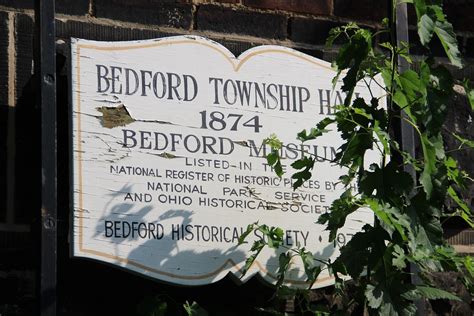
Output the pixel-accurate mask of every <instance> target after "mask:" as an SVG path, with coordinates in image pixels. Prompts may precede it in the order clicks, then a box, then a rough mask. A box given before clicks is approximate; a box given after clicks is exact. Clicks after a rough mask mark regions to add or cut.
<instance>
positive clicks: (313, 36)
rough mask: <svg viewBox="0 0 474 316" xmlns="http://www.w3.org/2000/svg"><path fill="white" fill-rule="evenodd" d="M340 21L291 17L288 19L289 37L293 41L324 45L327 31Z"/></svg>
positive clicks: (338, 24)
mask: <svg viewBox="0 0 474 316" xmlns="http://www.w3.org/2000/svg"><path fill="white" fill-rule="evenodd" d="M340 25H341V24H340V23H335V22H331V21H323V20H316V19H310V18H300V17H296V18H292V19H291V20H290V39H291V40H292V41H295V42H300V43H308V44H316V45H324V44H325V43H326V38H327V37H328V35H329V31H330V30H331V29H332V28H334V27H336V26H340Z"/></svg>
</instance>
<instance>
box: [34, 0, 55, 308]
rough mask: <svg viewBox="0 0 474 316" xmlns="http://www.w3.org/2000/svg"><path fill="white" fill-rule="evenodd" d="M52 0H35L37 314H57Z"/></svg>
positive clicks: (53, 23)
mask: <svg viewBox="0 0 474 316" xmlns="http://www.w3.org/2000/svg"><path fill="white" fill-rule="evenodd" d="M54 2H55V1H54V0H36V1H35V25H36V38H35V40H36V50H37V51H36V61H35V67H36V71H35V74H36V77H37V79H38V82H37V86H38V99H37V102H38V105H39V107H40V109H41V177H42V179H41V222H40V224H41V262H40V275H39V291H40V293H39V295H40V314H41V315H44V316H46V315H47V316H54V315H56V298H57V293H56V286H57V276H56V274H57V239H56V238H57V170H56V166H57V162H56V160H57V158H56V41H55V33H56V32H55V22H54V8H55V5H54Z"/></svg>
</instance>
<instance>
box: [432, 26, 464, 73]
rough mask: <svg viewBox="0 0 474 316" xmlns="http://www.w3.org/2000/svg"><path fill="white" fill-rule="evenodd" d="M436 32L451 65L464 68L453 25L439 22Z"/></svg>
mask: <svg viewBox="0 0 474 316" xmlns="http://www.w3.org/2000/svg"><path fill="white" fill-rule="evenodd" d="M434 31H435V33H436V35H438V38H439V40H440V41H441V44H442V45H443V48H444V51H445V52H446V55H447V56H448V58H449V61H450V62H451V64H453V65H454V66H456V67H458V68H462V59H461V53H460V52H459V48H458V42H457V39H456V34H455V33H454V30H453V26H452V25H451V23H449V22H447V21H444V22H439V21H438V22H436V27H435V29H434Z"/></svg>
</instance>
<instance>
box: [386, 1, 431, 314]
mask: <svg viewBox="0 0 474 316" xmlns="http://www.w3.org/2000/svg"><path fill="white" fill-rule="evenodd" d="M389 2H390V3H391V5H393V4H392V2H393V1H389ZM395 18H396V20H395V34H396V42H397V45H398V46H399V47H400V46H401V45H402V42H405V43H409V37H408V12H407V4H406V3H400V4H397V5H396V7H395ZM392 25H393V24H392ZM408 69H409V65H408V62H407V61H406V60H405V59H404V58H402V57H400V56H398V70H399V71H400V72H403V71H406V70H408ZM401 117H402V119H401V121H400V138H401V139H400V140H401V147H402V150H403V151H405V152H407V153H409V154H410V155H411V156H412V157H415V154H416V153H415V131H414V129H413V126H411V125H410V124H409V123H408V122H407V121H406V120H404V118H407V115H406V114H405V112H403V111H402V113H401ZM404 170H405V172H407V173H409V174H410V175H411V177H412V178H413V179H414V180H416V172H415V169H414V168H413V166H411V165H405V166H404ZM410 272H411V282H412V283H413V284H420V283H421V280H420V277H419V272H420V271H419V269H418V267H417V266H416V265H414V264H410ZM415 305H416V307H417V311H418V315H425V314H426V307H425V304H424V301H423V300H417V301H415Z"/></svg>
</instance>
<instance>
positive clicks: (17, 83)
mask: <svg viewBox="0 0 474 316" xmlns="http://www.w3.org/2000/svg"><path fill="white" fill-rule="evenodd" d="M33 3H34V0H0V222H1V221H5V219H6V216H7V215H6V214H7V211H8V209H10V210H12V209H13V210H14V221H15V222H16V223H17V224H26V225H31V224H34V219H35V218H36V213H37V212H38V209H39V192H40V190H39V186H40V180H41V178H40V173H39V163H38V161H39V150H38V144H39V138H38V136H39V135H40V131H39V124H38V122H39V113H38V110H37V108H36V106H35V99H34V86H33V85H32V75H33V31H34V21H33V15H34V11H33ZM445 3H446V12H447V13H448V15H449V18H450V20H451V21H452V22H453V24H454V27H455V31H456V32H457V35H458V39H459V43H460V49H461V52H462V53H463V55H464V56H466V57H467V58H468V59H467V65H466V67H465V68H464V69H462V70H458V71H457V76H458V77H469V78H471V79H474V65H473V60H474V14H472V13H474V0H447V1H445ZM56 11H57V20H56V32H57V33H56V35H57V38H58V52H59V53H60V55H59V57H58V58H59V59H58V65H59V67H58V68H59V69H58V73H59V77H58V85H60V86H61V88H59V89H58V93H59V95H58V117H59V125H58V128H59V135H58V137H59V138H58V146H59V148H60V151H59V152H58V155H59V157H58V158H59V169H58V174H59V181H60V185H59V186H58V188H59V199H60V201H59V210H60V215H59V216H60V222H59V226H58V228H59V233H60V242H62V243H63V245H62V246H61V247H62V248H60V252H64V254H63V257H65V258H67V233H68V227H67V225H68V216H69V214H68V212H67V210H68V208H69V204H68V203H69V201H68V200H67V197H68V175H69V170H68V168H69V167H68V149H67V148H68V141H69V140H68V139H67V135H68V134H67V120H68V96H67V88H66V87H67V73H68V69H67V57H68V39H69V38H70V37H79V38H86V39H95V40H108V41H115V40H136V39H148V38H157V37H163V36H172V35H180V34H195V35H201V36H205V37H209V38H211V39H214V40H216V41H218V42H220V43H222V44H223V45H225V46H226V47H228V48H229V49H230V50H231V51H232V52H233V53H234V54H236V55H238V54H240V53H242V52H243V51H245V50H247V49H249V48H251V47H254V46H257V45H262V44H277V45H283V46H288V47H292V48H295V49H298V50H300V51H303V52H305V53H307V54H310V55H313V56H316V57H319V58H323V59H326V60H330V59H331V58H332V57H333V56H334V50H333V51H331V50H327V49H325V48H324V43H325V39H326V37H327V35H328V32H329V30H330V29H331V28H332V27H335V26H339V25H342V24H344V23H347V22H349V21H356V22H358V23H359V24H360V25H363V26H365V27H369V28H371V29H373V30H377V29H378V28H380V21H381V19H382V18H383V17H384V16H385V13H386V12H387V7H386V5H385V1H384V0H358V1H354V0H133V1H132V0H56ZM410 16H411V19H410V21H413V12H410ZM411 30H412V31H411V33H410V35H412V36H413V38H416V36H415V35H416V34H415V32H414V27H413V26H411ZM413 44H416V40H415V41H414V42H413ZM416 49H417V47H414V50H415V51H417V50H416ZM418 51H419V50H418ZM433 51H434V52H436V53H438V54H441V53H442V52H441V51H440V49H439V47H436V46H434V47H433ZM460 106H462V107H463V110H462V111H459V113H464V114H463V115H464V116H463V117H462V118H458V119H457V120H456V119H455V118H453V119H452V122H453V124H456V126H458V127H459V126H464V127H463V128H464V129H465V131H466V133H468V134H469V135H471V136H472V135H473V134H474V131H471V130H468V129H469V126H470V120H469V117H470V113H472V111H470V110H469V108H468V107H467V105H466V104H463V105H460ZM466 111H467V112H466ZM456 113H458V112H456ZM466 113H467V114H466ZM459 121H462V122H461V123H462V124H461V125H460V124H459ZM456 122H457V123H456ZM453 126H454V125H453ZM461 132H462V131H461ZM471 156H472V155H468V156H467V157H463V158H462V159H463V161H464V164H465V165H466V166H470V165H471V161H472V159H474V157H471ZM20 192H21V194H20ZM27 227H28V226H27ZM24 229H25V227H24V226H20V229H19V230H20V231H22V230H24ZM17 233H18V232H17ZM2 236H3V235H2ZM5 236H6V235H5ZM0 238H3V237H1V236H0ZM5 238H9V237H5ZM2 242H3V241H2V240H0V244H1V243H2ZM64 249H66V250H64ZM28 251H31V249H30V250H28ZM2 255H3V254H2V253H0V258H2ZM31 255H32V254H31V253H26V257H28V256H31ZM21 256H25V252H23V253H22V254H21V255H20V257H21ZM64 260H66V259H64ZM66 261H67V260H66ZM68 262H69V261H68ZM2 269H3V270H4V269H6V268H5V266H2V261H1V260H0V271H2ZM91 269H92V270H94V269H96V268H91ZM4 271H5V270H4ZM94 271H97V270H94ZM97 275H98V276H99V274H97ZM100 276H102V275H100ZM1 281H2V280H1V279H0V284H1V283H2V282H1ZM0 290H1V286H0ZM0 294H1V293H0ZM0 296H1V295H0ZM1 303H2V302H1V299H0V305H1ZM236 308H237V307H236ZM0 313H1V310H0ZM119 313H120V312H119Z"/></svg>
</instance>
